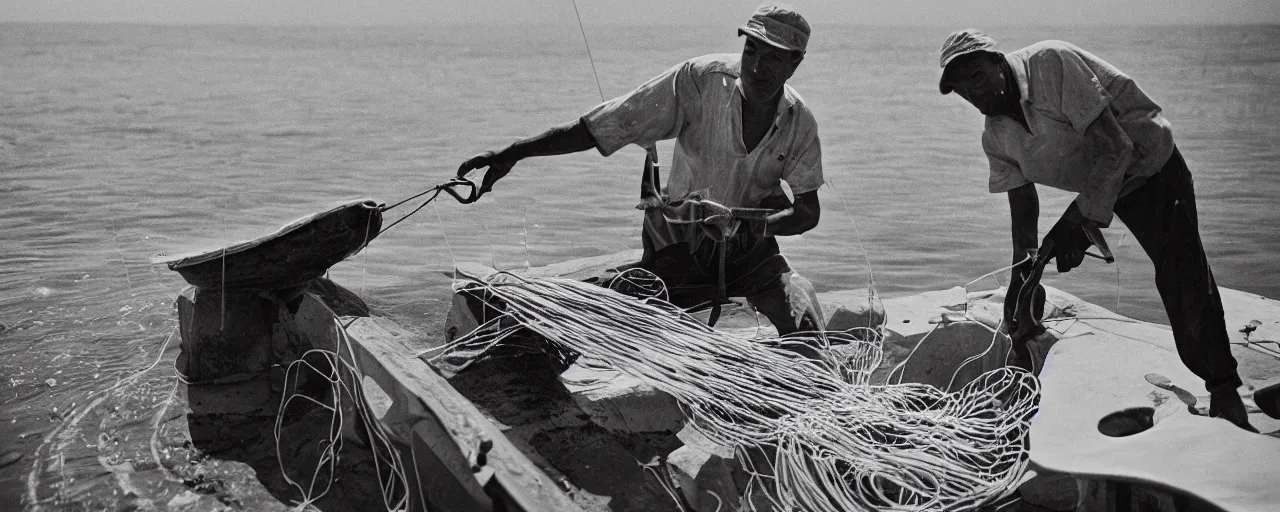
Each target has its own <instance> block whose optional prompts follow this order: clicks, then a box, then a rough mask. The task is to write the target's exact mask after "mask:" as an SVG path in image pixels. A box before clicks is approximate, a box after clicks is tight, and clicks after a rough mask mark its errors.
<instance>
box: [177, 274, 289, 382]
mask: <svg viewBox="0 0 1280 512" xmlns="http://www.w3.org/2000/svg"><path fill="white" fill-rule="evenodd" d="M223 299H224V294H223V293H222V292H220V291H219V290H209V289H202V288H198V287H194V286H193V287H188V288H187V289H185V290H183V291H182V293H181V294H180V295H178V323H179V329H178V332H179V333H181V336H182V353H181V354H180V355H179V356H178V362H177V367H178V370H179V371H181V372H182V373H183V374H184V375H185V376H186V378H187V380H188V381H190V382H192V383H200V382H233V381H241V380H247V379H248V378H250V377H251V376H253V375H256V374H259V373H262V372H264V371H266V370H267V369H268V368H270V366H271V363H272V355H271V351H272V338H273V324H274V323H275V322H276V321H277V317H278V313H277V309H278V306H277V304H276V303H275V302H272V301H270V300H268V299H265V298H262V297H261V296H259V295H258V294H257V293H256V292H237V291H230V290H229V291H227V292H226V293H225V301H224V300H223Z"/></svg>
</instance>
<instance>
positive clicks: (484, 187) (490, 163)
mask: <svg viewBox="0 0 1280 512" xmlns="http://www.w3.org/2000/svg"><path fill="white" fill-rule="evenodd" d="M515 165H516V160H515V159H512V158H506V157H504V156H502V154H501V153H494V152H492V151H485V152H484V153H480V154H478V155H476V156H473V157H471V158H468V159H467V161H465V162H462V165H460V166H458V177H459V178H465V177H466V176H467V173H468V172H471V171H473V170H475V169H479V168H481V167H487V168H488V169H489V170H488V171H485V173H484V181H482V182H481V183H480V191H479V192H478V193H479V194H485V193H487V192H489V191H490V190H492V189H493V184H494V183H497V182H498V180H500V179H502V177H503V176H506V175H507V173H509V172H511V168H512V167H513V166H515Z"/></svg>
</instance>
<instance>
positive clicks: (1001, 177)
mask: <svg viewBox="0 0 1280 512" xmlns="http://www.w3.org/2000/svg"><path fill="white" fill-rule="evenodd" d="M982 150H983V151H984V152H985V153H986V154H987V165H988V166H989V167H990V168H991V176H990V178H988V180H987V189H988V190H990V191H991V193H992V194H998V193H1001V192H1008V191H1010V190H1013V189H1015V188H1018V187H1021V186H1023V185H1026V184H1028V183H1031V180H1028V179H1027V178H1026V176H1023V174H1022V169H1021V168H1019V167H1018V164H1017V162H1014V161H1013V160H1011V159H1009V158H1007V157H1005V156H1004V155H1002V154H1000V152H999V151H997V150H996V149H995V148H994V144H993V142H992V141H991V139H990V135H989V134H987V133H984V134H983V136H982Z"/></svg>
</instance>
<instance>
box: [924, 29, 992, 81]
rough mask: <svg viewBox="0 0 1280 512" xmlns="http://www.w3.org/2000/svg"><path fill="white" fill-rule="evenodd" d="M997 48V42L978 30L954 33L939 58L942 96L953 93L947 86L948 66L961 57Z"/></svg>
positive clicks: (944, 43)
mask: <svg viewBox="0 0 1280 512" xmlns="http://www.w3.org/2000/svg"><path fill="white" fill-rule="evenodd" d="M995 47H996V40H995V39H992V38H991V36H989V35H986V34H984V33H982V31H981V30H978V29H976V28H966V29H964V30H957V31H955V32H952V33H951V35H949V36H947V40H946V41H944V42H943V43H942V50H940V53H941V55H939V56H938V65H940V66H942V77H941V78H939V79H938V92H941V93H942V94H948V93H950V92H951V86H950V85H948V84H947V82H948V77H947V64H949V63H950V62H951V61H953V60H955V59H956V57H959V56H961V55H964V54H967V53H973V52H977V51H995V50H993V48H995Z"/></svg>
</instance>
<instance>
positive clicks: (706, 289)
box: [458, 5, 823, 334]
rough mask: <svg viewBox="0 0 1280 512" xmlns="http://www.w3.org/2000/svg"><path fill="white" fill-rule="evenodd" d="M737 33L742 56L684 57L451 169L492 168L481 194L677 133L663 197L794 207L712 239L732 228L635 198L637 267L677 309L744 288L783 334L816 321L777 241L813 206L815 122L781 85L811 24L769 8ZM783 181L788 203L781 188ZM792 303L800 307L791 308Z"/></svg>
mask: <svg viewBox="0 0 1280 512" xmlns="http://www.w3.org/2000/svg"><path fill="white" fill-rule="evenodd" d="M738 34H739V35H745V36H746V41H745V43H744V44H743V47H742V53H741V55H737V54H712V55H705V56H702V57H695V58H693V59H689V60H687V61H684V62H682V63H680V64H677V65H676V66H674V67H672V68H670V69H668V70H667V71H665V72H664V73H662V74H660V75H658V76H656V77H654V78H652V79H650V80H649V81H648V82H646V83H644V84H643V85H641V86H640V87H639V88H637V89H636V90H634V91H632V92H630V93H628V94H626V95H623V96H619V97H617V98H614V99H612V100H609V101H606V102H604V103H601V104H600V105H598V106H596V107H595V108H593V109H591V110H590V111H589V112H587V113H586V115H583V116H582V117H581V118H579V119H577V120H574V121H573V122H570V123H568V124H565V125H563V126H558V127H555V128H551V129H550V130H548V131H546V132H544V133H542V134H540V135H537V136H534V137H532V138H529V139H525V140H521V141H518V142H515V143H513V144H511V145H510V146H507V147H506V148H503V149H501V150H498V151H489V152H485V153H481V154H479V155H476V156H474V157H471V158H470V159H468V160H467V161H465V162H463V163H462V165H461V166H459V168H458V175H459V176H464V175H466V174H467V172H469V171H471V170H474V169H479V168H486V167H487V171H486V172H485V175H484V180H483V182H482V184H481V187H480V192H481V193H483V192H487V191H488V190H489V189H490V188H491V187H492V186H493V184H494V183H495V182H497V181H498V179H500V178H502V177H503V176H505V175H506V174H507V173H508V172H510V170H511V168H512V166H513V165H515V163H516V162H518V161H520V160H522V159H524V158H529V157H534V156H544V155H559V154H566V153H575V152H579V151H585V150H588V149H592V148H595V149H597V150H598V151H600V154H601V155H604V156H609V155H610V154H612V153H613V152H615V151H617V150H618V149H620V148H622V147H623V146H626V145H628V144H636V145H638V146H641V147H652V145H653V143H654V142H656V141H658V140H667V139H673V138H674V139H676V142H675V154H674V157H673V158H672V165H671V172H670V180H669V183H668V184H667V194H668V196H669V197H671V198H684V197H690V196H691V195H692V197H700V198H702V199H707V200H711V201H714V203H716V204H718V205H722V206H724V207H729V208H734V207H740V208H767V209H772V210H784V209H787V208H790V209H791V213H790V214H789V215H788V214H783V215H773V216H770V217H769V218H768V219H767V221H763V220H759V221H758V222H756V223H755V225H754V226H753V227H752V228H745V227H744V228H743V229H737V230H734V231H735V233H733V234H732V236H719V235H726V234H728V233H724V232H720V233H716V232H713V231H712V230H711V229H708V230H701V229H688V226H687V225H681V224H671V223H669V222H668V221H667V218H666V217H665V216H664V215H663V208H661V207H660V206H661V204H662V202H663V201H662V200H661V199H657V198H655V197H653V196H649V197H646V198H645V201H646V203H645V204H642V205H641V207H646V213H645V220H644V229H643V232H642V238H643V239H644V245H645V253H646V254H645V256H644V258H643V259H642V260H641V262H640V264H639V266H640V267H642V268H645V269H646V270H650V271H652V272H654V273H655V274H657V275H658V277H660V278H662V279H663V281H665V282H666V284H667V285H668V287H669V288H670V289H671V291H672V294H671V297H672V302H673V303H675V304H676V305H678V306H681V307H690V306H694V305H697V304H699V303H703V302H705V301H706V300H707V299H708V298H710V297H711V293H712V292H715V291H716V290H719V293H716V294H715V297H716V298H723V296H725V294H727V295H729V296H745V297H747V299H748V301H750V302H751V304H752V305H753V306H754V307H755V308H756V309H757V310H759V311H760V312H762V313H764V314H765V315H766V317H768V318H769V320H770V322H772V323H773V324H774V326H775V327H777V329H778V331H779V333H781V334H787V333H790V332H794V331H796V330H800V329H804V330H809V329H814V328H817V327H820V325H819V324H820V323H821V314H820V313H816V312H815V311H814V309H815V308H813V307H812V306H816V304H812V303H810V304H809V305H808V306H809V307H806V306H805V305H804V304H802V303H803V302H805V301H806V300H807V299H808V298H809V297H812V296H813V295H812V293H810V292H811V290H803V289H797V288H805V287H807V286H801V285H798V283H805V282H804V281H803V280H802V279H793V278H792V275H793V273H792V272H791V270H790V268H789V266H788V264H787V261H786V259H785V258H783V257H782V255H781V254H780V252H779V249H778V243H777V241H776V240H775V239H774V238H773V237H775V236H787V235H798V234H800V233H803V232H805V231H808V230H810V229H812V228H813V227H814V226H816V225H817V224H818V218H819V213H820V207H819V203H818V193H817V190H818V188H819V187H820V186H822V184H823V177H822V149H821V145H820V144H819V141H818V127H817V123H816V122H815V121H814V117H813V114H812V113H811V112H810V111H809V107H808V106H807V105H806V104H805V103H804V100H803V99H801V97H800V95H799V94H797V93H796V91H795V90H794V89H792V88H791V86H789V85H786V81H787V79H789V78H791V75H792V74H793V73H794V72H795V70H796V68H797V66H799V65H800V62H801V61H802V60H803V59H804V55H805V47H806V46H807V44H808V40H809V24H808V22H806V21H805V19H804V18H803V17H802V16H800V14H798V13H796V12H794V11H792V10H789V9H785V8H781V7H777V6H772V5H766V6H762V7H760V8H759V9H757V10H756V11H755V13H754V14H752V16H751V19H750V20H748V21H747V23H746V24H745V25H743V26H742V27H739V28H738ZM783 181H786V182H787V185H788V186H789V187H790V189H791V192H792V195H793V196H794V198H795V199H794V202H793V201H791V200H789V199H788V198H787V196H786V194H785V192H784V191H783V189H782V187H781V183H782V182H783ZM668 211H669V210H668ZM722 220H723V219H722ZM721 227H727V226H723V225H722V226H721ZM718 251H723V252H718ZM680 290H684V291H688V290H701V291H702V292H699V293H679V291H680ZM802 298H803V299H804V300H802ZM793 305H796V306H797V307H796V308H794V309H795V311H797V312H799V313H797V314H793V308H792V306H793ZM805 309H808V310H809V313H807V314H805V313H803V310H805Z"/></svg>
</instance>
